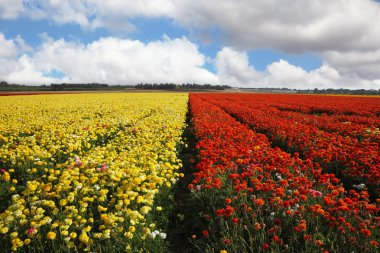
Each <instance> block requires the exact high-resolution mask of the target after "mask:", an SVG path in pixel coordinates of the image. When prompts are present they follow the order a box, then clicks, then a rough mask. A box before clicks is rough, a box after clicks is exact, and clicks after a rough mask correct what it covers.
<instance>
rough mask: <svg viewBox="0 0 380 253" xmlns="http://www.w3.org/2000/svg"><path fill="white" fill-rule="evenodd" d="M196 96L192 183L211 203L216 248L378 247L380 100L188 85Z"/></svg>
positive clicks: (211, 242)
mask: <svg viewBox="0 0 380 253" xmlns="http://www.w3.org/2000/svg"><path fill="white" fill-rule="evenodd" d="M189 105H190V114H191V117H192V118H191V123H192V127H193V132H194V135H195V137H196V140H197V143H196V146H195V147H196V151H197V163H196V172H195V173H194V179H193V181H192V182H191V184H190V185H189V188H190V189H191V191H192V192H193V193H194V194H195V195H196V196H197V197H198V198H199V199H200V200H201V201H203V202H202V203H206V204H208V207H207V208H205V213H203V214H202V215H203V217H205V220H206V221H207V223H206V224H207V225H206V226H207V227H205V228H204V231H207V240H208V242H207V246H206V247H207V248H208V250H209V251H213V250H227V251H228V252H238V251H241V252H243V251H247V252H261V251H271V250H272V251H275V252H301V251H302V252H319V251H321V252H359V251H362V252H375V251H377V250H378V248H377V247H378V242H379V228H380V218H379V216H378V214H379V210H380V208H379V204H380V199H378V197H379V179H380V167H379V166H380V158H379V125H380V124H379V123H380V118H379V116H380V100H378V99H377V98H362V97H360V98H356V97H329V96H301V95H267V94H190V100H189ZM203 234H205V233H204V232H203ZM195 243H197V242H195ZM206 250H207V249H206ZM215 252H218V251H215Z"/></svg>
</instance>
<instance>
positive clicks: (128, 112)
mask: <svg viewBox="0 0 380 253" xmlns="http://www.w3.org/2000/svg"><path fill="white" fill-rule="evenodd" d="M187 100H188V98H187V94H164V93H160V94H147V93H145V94H130V93H110V94H106V93H100V94H70V95H38V96H11V97H0V103H1V107H0V118H1V121H0V157H1V159H0V169H1V172H0V244H1V245H2V247H3V248H4V249H8V250H14V251H20V252H23V251H25V250H26V249H27V248H29V249H32V251H35V252H38V251H44V250H45V251H46V250H47V249H49V250H50V251H56V252H59V251H61V252H68V251H72V252H75V251H96V252H100V251H109V250H111V251H112V249H113V250H121V249H123V250H127V251H129V250H131V251H138V250H141V251H146V248H144V247H151V248H154V247H155V246H154V244H155V243H158V244H159V243H160V241H163V240H164V239H165V237H166V234H165V232H164V231H161V230H160V229H159V228H158V227H156V224H155V221H154V217H155V215H154V214H153V213H158V212H162V209H165V207H163V206H157V205H156V203H155V198H156V196H157V194H160V193H162V192H165V191H167V189H168V188H170V187H171V186H172V185H173V184H174V183H175V182H176V180H177V179H178V177H180V176H182V174H180V173H179V172H178V169H179V168H180V166H181V164H180V159H179V158H178V153H179V147H180V146H181V144H182V140H181V135H182V131H183V129H184V127H185V117H186V111H187ZM149 244H151V245H152V246H149ZM144 245H145V246H144ZM146 245H148V246H146ZM115 247H116V248H115Z"/></svg>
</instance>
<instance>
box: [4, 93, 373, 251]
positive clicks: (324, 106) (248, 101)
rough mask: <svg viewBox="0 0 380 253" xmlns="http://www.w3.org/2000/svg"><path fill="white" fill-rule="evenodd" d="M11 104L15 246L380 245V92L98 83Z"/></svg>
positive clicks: (7, 134)
mask: <svg viewBox="0 0 380 253" xmlns="http://www.w3.org/2000/svg"><path fill="white" fill-rule="evenodd" d="M0 103H1V107H0V117H1V121H0V169H1V172H0V244H1V245H2V247H3V248H4V249H5V251H7V252H11V251H14V252H83V251H89V252H223V253H226V252H325V253H327V252H360V251H361V252H378V251H379V243H380V232H379V231H380V230H379V229H380V216H379V211H380V186H379V183H380V155H379V142H380V131H379V127H380V99H379V98H375V97H350V96H311V95H277V94H226V93H217V94H212V93H190V94H185V93H171V94H167V93H93V94H57V95H41V96H40V95H35V96H4V97H0ZM184 153H186V154H184ZM180 189H182V190H181V191H180V192H179V190H180ZM173 217H174V218H173ZM170 220H172V221H170ZM173 220H175V221H173ZM169 223H170V225H169ZM173 240H181V241H180V242H179V243H178V244H182V242H183V245H185V246H186V248H185V246H183V248H180V246H176V247H173V246H172V245H171V244H173ZM188 246H189V247H188Z"/></svg>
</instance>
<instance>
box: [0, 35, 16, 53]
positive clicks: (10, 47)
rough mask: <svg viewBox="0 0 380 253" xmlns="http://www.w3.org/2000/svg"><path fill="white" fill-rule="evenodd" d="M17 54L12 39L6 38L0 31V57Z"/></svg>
mask: <svg viewBox="0 0 380 253" xmlns="http://www.w3.org/2000/svg"><path fill="white" fill-rule="evenodd" d="M15 56H17V46H16V43H15V42H14V41H13V40H7V39H6V38H5V37H4V35H3V34H2V33H0V58H10V57H15Z"/></svg>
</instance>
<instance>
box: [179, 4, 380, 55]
mask: <svg viewBox="0 0 380 253" xmlns="http://www.w3.org/2000/svg"><path fill="white" fill-rule="evenodd" d="M175 2H176V9H175V12H174V13H175V15H176V16H175V19H177V20H178V21H179V22H181V23H182V24H183V25H185V26H189V27H197V28H199V29H204V27H209V28H212V27H218V28H220V29H221V31H222V32H223V33H224V34H225V39H226V40H227V41H228V42H229V43H230V44H231V45H233V46H234V47H237V48H240V49H245V50H249V49H255V48H275V49H278V50H285V51H290V52H304V51H317V52H320V51H325V50H339V51H341V50H352V49H360V50H374V49H377V48H378V45H379V44H380V4H379V3H376V2H374V1H370V0H337V1H330V0H309V1H306V0H294V1H283V0H267V1H261V0H236V1H229V0H208V1H201V0H194V1H186V0H177V1H175Z"/></svg>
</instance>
